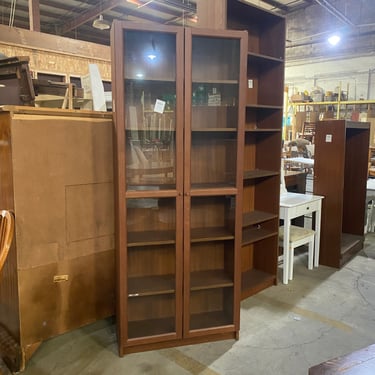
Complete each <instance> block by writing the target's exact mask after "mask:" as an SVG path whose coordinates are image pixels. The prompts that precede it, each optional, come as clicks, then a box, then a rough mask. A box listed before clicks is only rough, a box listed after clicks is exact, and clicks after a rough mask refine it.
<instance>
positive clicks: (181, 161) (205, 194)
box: [111, 22, 247, 355]
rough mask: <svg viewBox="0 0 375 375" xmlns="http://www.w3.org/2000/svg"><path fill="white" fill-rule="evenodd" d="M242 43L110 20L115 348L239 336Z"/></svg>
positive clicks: (226, 35)
mask: <svg viewBox="0 0 375 375" xmlns="http://www.w3.org/2000/svg"><path fill="white" fill-rule="evenodd" d="M246 40H247V35H246V33H245V32H243V31H214V32H212V31H209V30H202V29H200V30H198V29H184V28H180V27H169V26H155V25H143V24H142V25H139V24H135V23H127V22H115V23H114V26H113V28H112V41H111V44H112V61H113V80H112V82H113V86H114V98H115V108H114V119H115V134H116V155H115V159H116V164H117V167H116V176H117V177H116V181H117V183H116V186H117V193H116V209H117V213H116V217H117V224H116V227H117V285H118V294H117V300H118V314H117V318H118V338H119V352H120V355H124V354H126V353H129V352H134V351H142V350H148V349H152V348H159V347H163V346H172V345H182V344H190V343H195V342H203V341H209V340H218V339H224V338H236V337H238V330H239V302H240V273H239V266H240V258H239V255H240V254H239V251H240V246H241V243H240V241H241V240H240V239H241V222H242V215H241V207H242V163H243V162H242V158H243V145H242V141H243V139H242V136H243V131H244V130H243V126H244V96H243V93H244V82H245V64H246V49H245V48H246Z"/></svg>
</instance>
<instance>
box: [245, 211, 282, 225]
mask: <svg viewBox="0 0 375 375" xmlns="http://www.w3.org/2000/svg"><path fill="white" fill-rule="evenodd" d="M277 217H278V215H276V214H273V213H269V212H264V211H257V210H254V211H252V212H246V213H244V214H243V216H242V226H243V227H247V226H249V225H255V224H259V223H263V222H265V221H268V220H272V219H276V218H277Z"/></svg>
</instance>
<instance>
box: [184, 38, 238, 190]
mask: <svg viewBox="0 0 375 375" xmlns="http://www.w3.org/2000/svg"><path fill="white" fill-rule="evenodd" d="M191 48H192V51H191V56H192V62H191V88H190V90H189V92H191V98H189V100H188V101H187V103H188V104H189V106H190V107H191V117H190V124H188V126H189V129H190V132H191V137H190V146H191V154H190V158H189V159H190V171H191V179H190V187H191V189H196V188H197V189H199V188H204V189H207V188H208V189H209V188H221V187H234V186H235V185H236V170H237V167H236V165H237V131H238V104H239V102H238V98H239V76H240V71H239V67H240V64H239V61H240V40H239V39H238V38H225V37H213V36H201V35H193V36H192V45H191ZM213 61H214V62H215V63H212V62H213Z"/></svg>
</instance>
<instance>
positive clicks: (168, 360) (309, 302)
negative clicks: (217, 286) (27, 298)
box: [0, 234, 375, 375]
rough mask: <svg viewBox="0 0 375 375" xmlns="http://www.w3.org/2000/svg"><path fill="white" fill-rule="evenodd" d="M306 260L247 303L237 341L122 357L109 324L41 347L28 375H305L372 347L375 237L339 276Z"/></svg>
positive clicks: (101, 323)
mask: <svg viewBox="0 0 375 375" xmlns="http://www.w3.org/2000/svg"><path fill="white" fill-rule="evenodd" d="M306 262H307V259H306V255H305V254H302V255H300V256H298V257H297V259H296V264H295V276H294V279H293V280H292V281H291V282H290V283H289V284H288V285H283V284H282V283H281V282H280V283H279V285H278V286H275V287H271V288H269V289H267V290H265V291H263V292H261V293H259V294H258V295H256V296H254V297H251V298H248V299H247V300H245V301H243V303H242V305H241V331H240V339H239V340H238V341H234V340H226V341H221V342H214V343H207V344H200V345H194V346H185V347H178V348H171V349H163V350H155V351H150V352H144V353H136V354H130V355H127V356H125V357H123V358H120V357H119V356H118V355H117V343H116V333H115V325H114V321H113V320H112V319H108V320H104V321H99V322H97V323H95V324H92V325H90V326H87V327H84V328H82V329H79V330H76V331H73V332H70V333H68V334H64V335H61V336H59V337H56V338H53V339H50V340H48V341H46V342H44V343H43V344H42V345H41V347H40V348H39V349H38V350H37V352H36V353H35V354H34V356H33V357H32V359H31V360H30V362H29V363H28V366H27V368H26V370H25V372H24V374H25V375H88V374H92V375H107V374H108V375H117V374H124V375H138V374H152V375H169V374H170V375H188V374H194V375H198V374H202V375H217V374H220V375H242V374H244V375H245V374H246V375H268V374H269V375H271V374H272V375H306V374H307V373H308V369H309V367H311V366H313V365H315V364H318V363H320V362H322V361H325V360H327V359H330V358H333V357H337V356H340V355H343V354H346V353H349V352H352V351H354V350H357V349H360V348H363V347H365V346H368V345H370V344H372V343H375V235H374V234H368V235H367V236H366V242H365V248H364V250H363V251H362V252H361V253H360V254H359V255H357V256H356V257H355V258H354V259H353V260H352V261H350V262H349V263H348V264H347V265H346V266H345V267H344V268H342V269H341V270H339V271H338V270H335V269H332V268H329V267H324V266H320V267H319V268H317V269H314V270H312V271H309V270H307V269H306ZM280 278H281V273H280ZM0 373H1V371H0ZM5 374H6V372H4V375H5Z"/></svg>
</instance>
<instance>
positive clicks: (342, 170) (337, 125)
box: [314, 120, 370, 268]
mask: <svg viewBox="0 0 375 375" xmlns="http://www.w3.org/2000/svg"><path fill="white" fill-rule="evenodd" d="M369 137H370V124H369V123H367V122H353V121H346V120H325V121H319V122H318V123H317V125H316V130H315V162H314V194H317V195H323V196H324V199H323V204H322V225H321V228H322V229H321V235H320V257H319V259H320V263H321V264H323V265H325V266H330V267H335V268H340V267H342V266H343V265H344V264H345V263H347V262H348V261H349V260H350V259H352V257H353V256H354V255H355V254H357V253H358V251H359V250H361V249H362V248H363V241H364V225H365V212H366V181H367V168H368V146H369Z"/></svg>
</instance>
